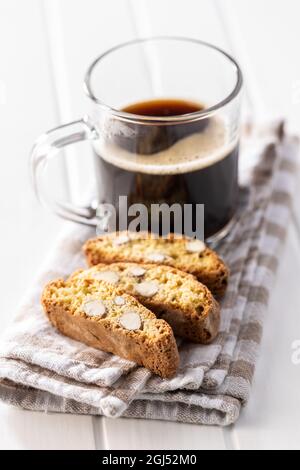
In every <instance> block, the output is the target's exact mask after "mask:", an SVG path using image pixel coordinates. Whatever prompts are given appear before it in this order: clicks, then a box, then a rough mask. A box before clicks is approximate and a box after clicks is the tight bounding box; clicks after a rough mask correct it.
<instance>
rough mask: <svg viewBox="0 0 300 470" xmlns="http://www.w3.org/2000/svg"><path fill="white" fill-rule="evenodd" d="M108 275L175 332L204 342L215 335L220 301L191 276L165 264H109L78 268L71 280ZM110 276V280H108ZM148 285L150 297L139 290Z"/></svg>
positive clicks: (115, 285)
mask: <svg viewBox="0 0 300 470" xmlns="http://www.w3.org/2000/svg"><path fill="white" fill-rule="evenodd" d="M141 268H142V269H141ZM107 276H108V279H106V282H109V281H110V282H112V281H114V282H115V284H114V287H115V288H117V289H118V291H119V292H120V294H122V293H124V292H125V293H127V294H130V295H132V296H134V297H135V298H136V299H137V300H138V301H139V302H140V303H141V304H143V305H144V306H145V307H147V308H148V309H149V310H151V311H153V312H154V313H155V314H156V315H157V317H158V318H163V319H164V320H166V321H167V322H168V323H169V325H170V326H171V327H172V329H173V331H174V334H175V335H177V336H181V337H183V338H185V339H188V340H190V341H194V342H196V343H201V344H207V343H209V342H211V341H212V340H213V339H214V338H215V337H216V335H217V334H218V330H219V323H220V307H219V304H218V303H217V302H216V300H215V299H214V298H213V296H212V294H211V293H210V291H209V290H208V288H207V287H206V286H204V285H203V284H201V283H200V282H198V281H197V280H196V278H195V277H194V276H193V275H191V274H188V273H185V272H183V271H180V270H178V269H176V268H172V267H169V266H164V265H156V264H142V265H141V264H137V263H111V264H109V265H107V264H98V265H96V266H94V267H92V268H90V269H86V270H80V271H77V272H75V273H74V274H73V275H72V276H71V279H74V278H75V279H76V278H81V279H94V280H95V279H96V280H98V281H99V282H103V279H104V280H105V278H106V277H107ZM111 276H112V280H110V279H109V277H111ZM147 284H148V285H149V284H150V285H154V286H156V287H157V290H156V292H154V293H152V295H150V296H147V295H142V294H141V293H140V292H139V286H141V285H142V286H145V285H147Z"/></svg>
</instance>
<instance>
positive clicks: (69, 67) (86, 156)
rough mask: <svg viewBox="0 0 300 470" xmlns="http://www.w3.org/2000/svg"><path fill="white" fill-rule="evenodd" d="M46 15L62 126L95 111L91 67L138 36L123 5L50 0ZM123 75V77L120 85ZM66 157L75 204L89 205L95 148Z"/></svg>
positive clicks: (116, 0) (107, 0) (113, 0)
mask: <svg viewBox="0 0 300 470" xmlns="http://www.w3.org/2000/svg"><path fill="white" fill-rule="evenodd" d="M44 10H45V16H46V24H47V30H48V36H49V50H50V56H51V62H52V66H53V70H54V82H55V89H56V94H57V98H58V106H59V123H61V124H62V123H67V122H69V121H73V120H75V119H79V118H81V117H83V116H84V115H85V114H88V113H89V112H90V111H91V109H92V107H91V102H90V101H89V100H88V98H87V97H86V96H85V94H84V92H83V80H84V76H85V73H86V70H87V68H88V66H89V65H90V63H91V62H92V61H93V60H94V59H95V58H96V57H97V56H99V55H100V54H102V53H103V52H104V51H105V50H107V49H109V48H110V47H112V46H115V45H116V44H118V43H120V42H123V41H126V40H129V39H132V38H133V37H134V32H133V28H132V22H131V18H130V15H129V12H128V3H127V1H123V0H121V1H120V0H102V1H101V3H99V1H98V0H88V1H86V0H64V1H63V2H61V1H60V0H44ZM121 75H122V71H120V76H118V77H116V79H117V80H120V79H121ZM65 153H66V162H67V172H68V176H69V187H70V194H71V198H72V200H73V202H75V203H77V204H82V203H86V199H85V198H86V194H88V193H89V192H90V190H91V188H93V185H94V184H95V181H94V177H93V172H94V165H93V159H92V153H91V147H90V144H89V143H83V144H77V145H76V146H73V147H71V148H69V149H68V150H66V152H65Z"/></svg>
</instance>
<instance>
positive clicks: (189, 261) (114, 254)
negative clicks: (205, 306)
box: [83, 232, 229, 297]
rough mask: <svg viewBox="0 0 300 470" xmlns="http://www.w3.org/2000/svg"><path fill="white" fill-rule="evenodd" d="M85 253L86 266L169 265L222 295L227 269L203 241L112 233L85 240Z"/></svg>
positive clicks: (133, 233)
mask: <svg viewBox="0 0 300 470" xmlns="http://www.w3.org/2000/svg"><path fill="white" fill-rule="evenodd" d="M83 249H84V252H85V255H86V258H87V261H88V263H89V265H90V266H91V265H95V264H98V263H114V262H116V261H128V262H134V263H156V264H164V265H167V266H172V267H174V268H177V269H181V270H182V271H186V272H188V273H190V274H193V275H194V276H196V278H197V279H198V281H200V282H202V283H203V284H205V285H206V286H207V287H208V288H209V289H210V290H211V292H212V293H213V294H214V295H215V296H216V297H221V296H222V295H224V293H225V291H226V287H227V283H228V275H229V272H228V268H227V267H226V265H225V264H224V262H223V261H222V260H221V259H220V258H219V256H218V255H217V253H215V252H214V251H213V250H211V249H209V248H207V247H206V246H205V245H204V243H203V242H201V241H199V240H192V239H189V238H186V237H182V238H175V237H174V235H172V234H170V235H169V236H168V237H167V238H162V237H155V236H154V235H153V234H150V233H148V232H139V233H135V232H114V233H109V234H106V235H103V236H100V237H97V238H92V239H90V240H88V241H87V242H86V243H85V245H84V247H83Z"/></svg>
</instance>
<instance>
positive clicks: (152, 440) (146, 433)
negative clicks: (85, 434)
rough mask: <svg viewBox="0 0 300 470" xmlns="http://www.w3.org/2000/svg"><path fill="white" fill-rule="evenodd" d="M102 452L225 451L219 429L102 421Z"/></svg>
mask: <svg viewBox="0 0 300 470" xmlns="http://www.w3.org/2000/svg"><path fill="white" fill-rule="evenodd" d="M102 438H103V442H104V446H105V447H104V448H106V449H128V450H134V449H147V450H151V449H157V450H166V449H168V450H172V449H180V450H184V449H208V450H209V449H218V450H223V449H225V442H224V438H223V433H222V429H221V428H217V427H213V426H212V427H209V426H197V425H195V424H184V423H172V422H168V421H151V420H145V419H125V418H124V419H116V420H115V419H107V418H106V419H105V418H103V419H102Z"/></svg>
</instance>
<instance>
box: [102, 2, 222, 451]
mask: <svg viewBox="0 0 300 470" xmlns="http://www.w3.org/2000/svg"><path fill="white" fill-rule="evenodd" d="M130 4H131V8H132V18H133V21H134V24H135V30H136V34H137V35H138V36H139V37H146V36H151V35H152V36H154V35H158V36H159V35H165V34H167V35H176V36H189V37H194V38H198V39H199V38H201V39H203V40H206V41H210V42H213V43H214V44H217V45H219V46H222V47H224V46H225V43H226V39H225V38H224V36H223V31H222V26H221V24H220V21H219V18H218V16H217V15H216V11H215V8H214V5H213V3H212V2H211V1H210V0H200V1H199V0H195V1H194V0H190V1H189V7H188V8H184V9H183V8H182V2H181V1H180V0H179V1H178V0H175V1H174V0H165V1H163V2H161V1H159V0H153V1H151V2H147V1H144V0H131V2H130ZM195 60H196V58H195ZM101 423H102V428H101V431H100V432H99V435H101V436H102V443H104V445H105V448H107V449H117V448H120V449H176V448H177V449H223V448H225V443H224V437H223V433H222V430H221V429H220V428H216V427H207V426H195V425H188V424H182V423H172V422H164V421H150V420H134V419H124V420H122V419H119V420H110V419H106V418H102V420H101ZM98 442H99V441H98Z"/></svg>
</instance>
